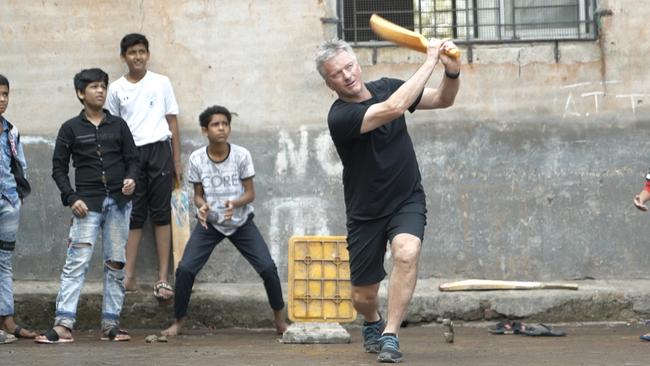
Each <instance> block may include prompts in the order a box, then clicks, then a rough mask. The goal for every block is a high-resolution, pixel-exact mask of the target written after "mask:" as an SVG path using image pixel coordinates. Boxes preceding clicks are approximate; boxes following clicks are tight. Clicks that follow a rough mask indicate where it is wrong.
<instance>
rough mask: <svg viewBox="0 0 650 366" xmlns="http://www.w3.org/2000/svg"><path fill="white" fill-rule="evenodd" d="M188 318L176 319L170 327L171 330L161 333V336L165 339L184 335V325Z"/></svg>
mask: <svg viewBox="0 0 650 366" xmlns="http://www.w3.org/2000/svg"><path fill="white" fill-rule="evenodd" d="M185 319H186V318H181V319H176V320H174V323H173V324H172V325H171V326H169V328H167V329H165V330H163V331H162V332H160V334H161V335H163V336H165V337H174V336H177V335H179V334H182V333H183V324H185Z"/></svg>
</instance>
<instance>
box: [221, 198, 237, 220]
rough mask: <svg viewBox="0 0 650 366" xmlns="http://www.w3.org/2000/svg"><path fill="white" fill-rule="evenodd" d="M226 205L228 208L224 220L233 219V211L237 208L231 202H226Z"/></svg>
mask: <svg viewBox="0 0 650 366" xmlns="http://www.w3.org/2000/svg"><path fill="white" fill-rule="evenodd" d="M224 205H225V206H226V211H225V212H224V213H223V218H224V219H226V220H230V219H232V214H233V209H234V208H235V205H234V204H233V203H232V201H230V200H228V201H226V202H224Z"/></svg>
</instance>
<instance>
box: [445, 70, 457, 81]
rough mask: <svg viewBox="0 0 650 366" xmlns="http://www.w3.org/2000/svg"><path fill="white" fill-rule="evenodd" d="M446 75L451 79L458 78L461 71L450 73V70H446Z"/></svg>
mask: <svg viewBox="0 0 650 366" xmlns="http://www.w3.org/2000/svg"><path fill="white" fill-rule="evenodd" d="M445 76H446V77H447V78H449V79H458V77H459V76H460V71H458V72H457V73H455V74H451V73H449V71H447V70H445Z"/></svg>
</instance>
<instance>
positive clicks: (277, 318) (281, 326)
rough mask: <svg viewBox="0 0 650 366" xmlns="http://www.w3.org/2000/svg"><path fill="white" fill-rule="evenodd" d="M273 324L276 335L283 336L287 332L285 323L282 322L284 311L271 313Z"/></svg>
mask: <svg viewBox="0 0 650 366" xmlns="http://www.w3.org/2000/svg"><path fill="white" fill-rule="evenodd" d="M273 324H274V325H275V331H276V332H277V333H278V334H284V332H286V331H287V322H286V321H284V309H280V310H274V311H273Z"/></svg>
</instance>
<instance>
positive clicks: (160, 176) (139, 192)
mask: <svg viewBox="0 0 650 366" xmlns="http://www.w3.org/2000/svg"><path fill="white" fill-rule="evenodd" d="M138 151H139V152H140V176H139V177H138V179H136V181H135V193H134V194H133V210H131V223H130V225H129V227H130V228H131V229H141V228H142V227H143V226H144V222H145V221H146V220H147V215H150V216H151V222H153V223H154V225H158V226H162V225H169V224H170V223H171V212H172V207H171V195H172V187H173V182H172V180H173V177H172V175H173V174H172V172H173V169H174V164H173V161H172V147H171V143H170V142H169V141H158V142H154V143H151V144H146V145H142V146H140V147H138Z"/></svg>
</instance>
